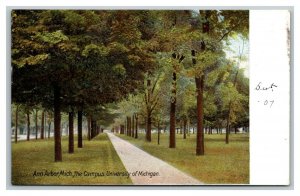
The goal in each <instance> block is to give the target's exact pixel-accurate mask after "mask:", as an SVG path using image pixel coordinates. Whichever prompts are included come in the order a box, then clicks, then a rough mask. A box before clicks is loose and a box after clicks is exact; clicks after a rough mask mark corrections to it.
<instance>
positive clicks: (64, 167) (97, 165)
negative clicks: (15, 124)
mask: <svg viewBox="0 0 300 196" xmlns="http://www.w3.org/2000/svg"><path fill="white" fill-rule="evenodd" d="M83 144H84V146H83V148H82V149H78V148H77V138H76V137H75V153H74V154H68V138H67V137H63V139H62V149H63V161H62V162H56V163H55V162H54V142H53V139H49V140H47V139H45V140H32V141H29V142H27V141H20V142H18V143H17V144H15V143H12V184H13V185H105V184H115V185H119V184H132V182H131V180H130V178H127V176H121V177H120V176H115V175H123V174H124V173H121V172H126V169H125V168H124V166H123V164H122V162H121V160H120V158H119V157H118V155H117V153H116V151H115V149H114V148H113V146H112V144H111V142H110V141H109V139H108V136H107V135H106V134H100V135H99V136H97V137H96V138H94V139H93V140H92V141H84V143H83ZM107 171H112V172H120V173H115V175H113V176H112V175H107V173H106V172H107ZM51 172H52V173H51ZM61 172H62V173H61ZM58 173H59V174H60V176H51V175H58ZM75 174H78V175H81V176H75ZM39 175H43V176H39ZM68 175H69V176H68ZM102 175H103V176H102Z"/></svg>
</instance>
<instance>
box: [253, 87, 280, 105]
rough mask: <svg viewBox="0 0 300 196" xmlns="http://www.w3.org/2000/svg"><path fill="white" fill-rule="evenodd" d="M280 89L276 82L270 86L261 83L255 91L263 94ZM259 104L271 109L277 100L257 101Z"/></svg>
mask: <svg viewBox="0 0 300 196" xmlns="http://www.w3.org/2000/svg"><path fill="white" fill-rule="evenodd" d="M276 88H278V85H276V84H275V83H274V82H273V83H271V84H268V85H265V84H263V83H262V82H259V83H258V84H257V86H256V87H255V90H257V91H261V92H274V90H275V89H276ZM257 102H258V103H262V104H263V105H264V106H269V107H270V108H271V107H272V106H273V104H274V102H275V100H274V99H266V100H263V101H257Z"/></svg>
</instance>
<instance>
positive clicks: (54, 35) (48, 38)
mask: <svg viewBox="0 0 300 196" xmlns="http://www.w3.org/2000/svg"><path fill="white" fill-rule="evenodd" d="M36 38H37V39H40V40H41V41H43V42H45V43H48V44H57V43H60V42H62V41H67V40H69V38H68V37H67V36H66V35H64V34H63V32H62V31H61V30H57V31H54V32H44V33H40V32H38V33H37V34H36Z"/></svg>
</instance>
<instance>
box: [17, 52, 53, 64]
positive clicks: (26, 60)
mask: <svg viewBox="0 0 300 196" xmlns="http://www.w3.org/2000/svg"><path fill="white" fill-rule="evenodd" d="M48 57H49V54H45V53H44V54H38V55H35V56H29V57H22V58H20V59H17V60H13V61H12V63H13V64H15V65H17V66H18V67H19V68H20V67H23V66H24V65H38V64H42V63H43V62H44V61H45V60H47V59H48Z"/></svg>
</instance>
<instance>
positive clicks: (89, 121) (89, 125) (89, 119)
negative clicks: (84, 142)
mask: <svg viewBox="0 0 300 196" xmlns="http://www.w3.org/2000/svg"><path fill="white" fill-rule="evenodd" d="M87 124H88V133H87V138H88V140H89V141H90V140H91V117H88V123H87Z"/></svg>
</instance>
